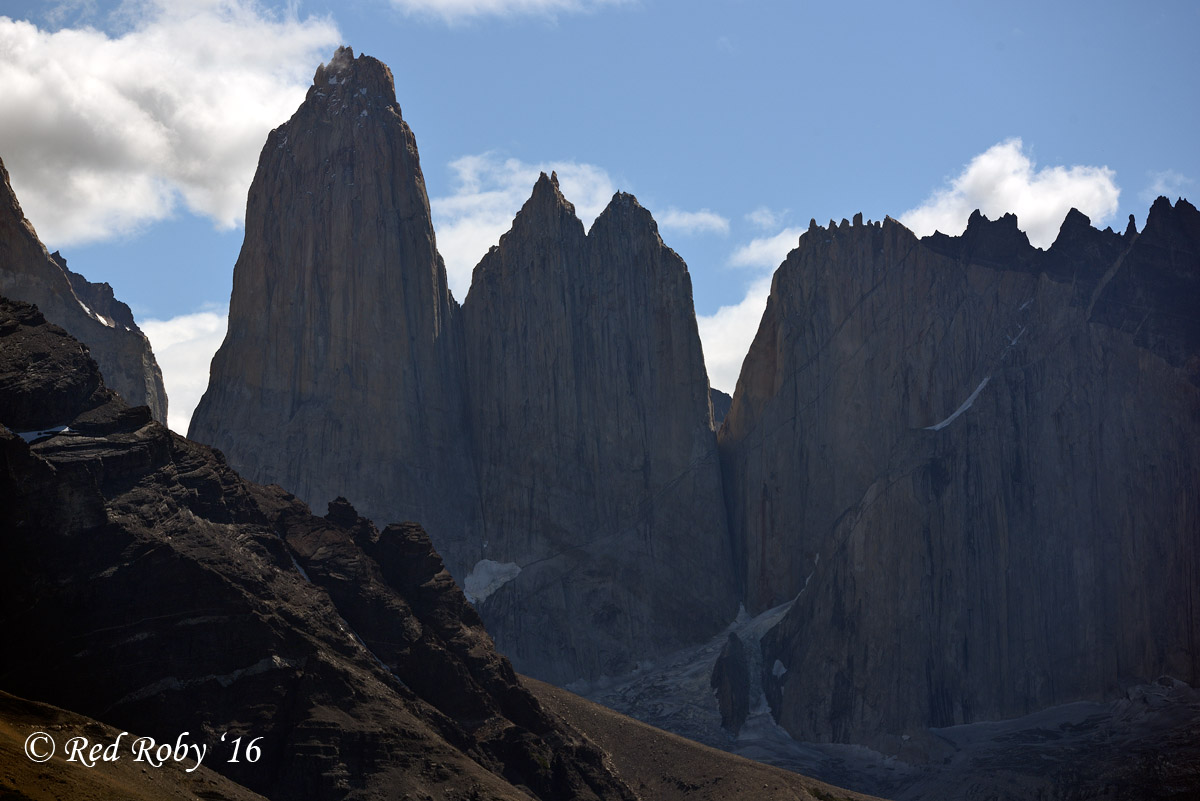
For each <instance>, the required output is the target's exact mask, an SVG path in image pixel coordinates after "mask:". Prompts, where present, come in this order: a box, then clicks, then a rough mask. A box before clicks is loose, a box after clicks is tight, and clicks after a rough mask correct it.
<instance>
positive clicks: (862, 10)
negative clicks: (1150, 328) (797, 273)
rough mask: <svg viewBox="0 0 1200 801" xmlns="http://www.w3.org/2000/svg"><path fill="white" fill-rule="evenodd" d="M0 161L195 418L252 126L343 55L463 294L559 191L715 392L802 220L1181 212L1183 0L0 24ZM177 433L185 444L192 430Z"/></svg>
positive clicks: (305, 10) (188, 16) (477, 3)
mask: <svg viewBox="0 0 1200 801" xmlns="http://www.w3.org/2000/svg"><path fill="white" fill-rule="evenodd" d="M0 15H6V16H5V18H3V19H0V86H4V87H6V89H5V94H6V95H7V97H6V98H5V102H3V103H0V158H2V159H3V160H4V162H5V165H6V166H7V167H8V169H9V171H10V173H11V175H12V181H13V185H14V188H15V189H16V190H17V193H18V196H19V197H20V198H21V201H22V204H23V205H24V207H25V211H26V214H27V215H28V216H29V218H30V220H31V221H32V222H33V224H34V226H35V227H36V228H37V229H38V231H39V233H40V234H41V235H42V238H43V240H44V241H45V242H46V244H47V246H48V247H49V248H50V249H51V250H54V249H61V250H62V252H63V254H64V255H65V256H66V257H67V258H68V260H69V262H70V264H71V266H72V268H74V269H76V270H78V271H79V272H82V273H83V274H84V275H86V276H87V277H88V278H90V279H91V280H94V281H108V282H109V283H111V284H112V285H113V286H114V288H115V290H116V292H117V295H118V297H120V298H122V299H124V300H125V301H126V302H128V303H129V304H130V305H131V306H132V307H133V310H134V313H135V315H136V316H137V317H138V319H139V321H140V322H141V323H142V324H143V327H144V328H145V329H146V330H147V332H148V333H149V334H150V336H151V340H152V342H153V343H154V346H155V351H156V353H157V354H158V356H159V359H160V362H162V363H163V365H164V370H165V372H166V373H167V380H168V393H169V395H170V397H171V400H172V405H173V407H174V410H175V412H176V413H174V414H173V415H172V425H173V426H174V427H176V428H179V427H181V426H183V425H186V422H185V421H186V414H190V406H191V405H193V404H194V403H195V400H196V399H198V396H199V392H201V391H202V390H203V386H204V382H205V380H206V376H205V370H206V366H207V359H208V358H209V356H210V355H211V352H212V350H213V349H214V348H215V347H216V345H217V344H219V341H220V338H221V335H222V334H223V330H224V329H223V315H224V311H225V307H226V305H227V303H228V297H229V290H230V285H231V276H232V269H233V263H234V261H235V259H236V257H237V252H238V249H239V248H240V245H241V238H242V233H241V228H240V225H241V213H242V211H243V209H244V202H245V201H244V199H245V190H246V187H247V186H248V185H249V181H250V179H251V177H252V175H253V169H254V164H255V162H256V160H257V155H258V151H259V149H260V147H261V144H262V141H263V139H264V138H265V135H266V132H267V130H268V129H269V128H270V127H273V126H274V125H277V124H279V123H281V122H283V121H284V120H286V119H287V117H288V116H289V115H290V114H291V112H292V110H294V108H295V107H296V105H297V104H298V103H299V102H300V101H301V100H302V98H303V95H304V91H305V89H306V87H307V85H308V83H309V82H310V80H311V77H312V73H313V71H314V70H315V68H316V65H317V64H318V63H319V62H321V61H323V60H327V59H328V58H329V56H330V55H331V54H332V52H333V50H334V49H335V48H336V46H337V45H338V44H343V43H344V44H348V45H350V46H352V47H353V48H354V49H355V52H360V53H367V54H369V55H373V56H376V57H377V58H379V59H381V60H383V61H384V62H386V63H387V64H388V65H389V66H390V67H391V68H392V71H393V73H394V75H395V78H396V90H397V96H398V99H399V102H400V105H401V107H402V109H403V113H404V117H405V119H406V120H408V122H409V124H410V125H411V126H412V127H413V129H414V131H415V133H416V135H417V141H418V144H419V147H420V150H421V162H422V166H423V168H424V172H425V178H426V183H427V187H428V189H429V193H430V196H431V198H432V201H433V208H434V215H435V226H436V228H437V235H438V242H439V247H440V248H441V250H442V252H443V255H445V257H446V260H447V263H448V266H449V269H450V273H451V284H452V286H453V287H454V289H455V294H456V296H457V297H459V299H460V300H461V299H462V297H463V296H464V295H465V291H466V285H467V281H468V278H469V274H470V269H471V267H472V266H473V265H474V262H475V260H477V259H478V257H479V256H481V255H482V254H483V252H484V251H485V250H486V248H487V246H488V245H489V244H491V243H493V242H494V241H495V239H496V238H498V237H499V234H500V233H502V232H503V231H504V230H505V229H506V228H507V224H508V222H509V221H511V216H512V214H513V213H514V212H515V211H516V209H517V208H518V207H519V206H520V204H521V202H522V201H523V200H524V199H525V198H526V197H527V196H528V193H529V191H530V189H531V188H532V185H533V179H534V178H536V175H537V171H538V170H539V169H549V168H555V169H557V170H558V171H559V174H560V177H561V178H563V179H564V180H563V188H564V191H565V193H566V194H567V196H568V198H569V199H570V200H572V201H573V202H574V203H575V204H576V206H577V207H578V208H579V210H580V212H581V216H582V217H584V220H585V222H590V218H591V217H593V216H595V214H597V213H598V212H599V211H600V209H601V208H602V207H603V205H604V203H605V202H607V199H608V197H609V196H610V195H611V193H612V192H613V191H615V190H617V189H621V190H624V191H629V192H632V193H634V194H635V195H637V197H638V199H639V200H640V201H641V203H642V205H644V206H646V207H647V208H649V209H650V211H651V212H652V213H653V214H654V215H655V218H656V219H657V220H658V222H659V226H660V230H661V233H662V235H663V238H664V240H665V241H666V242H667V244H668V245H670V246H671V247H673V248H675V249H676V250H677V251H678V252H679V253H680V254H681V255H682V256H683V258H684V259H685V260H686V261H687V262H688V265H689V267H690V269H691V271H692V277H693V285H694V290H695V301H696V308H697V311H698V313H699V314H700V315H701V333H702V338H703V340H704V345H705V353H706V357H707V359H708V361H709V369H710V374H711V375H712V380H713V384H714V385H715V386H718V387H721V388H723V389H726V390H728V391H732V389H733V382H734V380H735V377H736V373H737V368H738V366H739V365H740V363H741V357H742V356H743V355H744V352H745V348H746V346H747V345H748V343H749V339H750V337H752V335H753V331H754V329H755V327H756V326H757V321H758V317H759V315H760V314H761V310H762V304H763V302H764V300H765V293H766V288H767V279H768V278H769V275H770V273H771V272H772V270H773V269H774V267H775V266H777V265H778V263H779V261H780V260H781V259H782V258H783V256H784V255H785V254H786V252H787V250H788V249H789V248H790V247H793V246H794V245H795V243H796V238H797V237H798V236H799V233H800V231H802V230H803V229H804V228H806V227H807V224H808V220H809V218H812V217H815V218H816V219H817V220H818V221H819V222H827V221H828V220H829V219H830V218H833V219H837V220H840V219H841V218H843V217H847V218H848V217H852V216H853V215H854V214H855V213H856V212H860V211H861V212H863V213H864V215H865V216H866V217H868V218H874V219H880V218H882V217H883V216H884V215H891V216H893V217H896V218H899V219H901V220H903V221H905V222H906V223H908V224H909V225H910V227H913V228H914V229H915V230H917V231H918V233H929V232H931V231H932V230H933V228H935V227H936V228H940V229H941V230H944V231H948V232H951V233H957V232H958V231H959V230H961V227H962V225H964V224H965V222H966V218H967V215H968V214H969V212H970V211H971V209H973V208H975V207H977V206H979V207H982V208H983V209H984V211H985V213H988V214H989V215H990V216H996V215H997V214H999V213H1002V212H1004V211H1010V210H1011V211H1015V212H1016V213H1017V214H1018V217H1019V218H1020V221H1021V225H1022V227H1023V228H1025V229H1026V230H1027V231H1028V232H1029V234H1030V236H1031V239H1033V240H1034V241H1035V244H1048V242H1049V241H1050V240H1051V239H1052V238H1053V232H1054V231H1055V230H1056V229H1057V226H1058V223H1059V222H1060V221H1061V219H1062V216H1063V214H1065V211H1066V209H1067V208H1069V207H1070V206H1072V205H1075V206H1078V207H1080V208H1082V209H1083V210H1084V211H1085V212H1087V213H1089V214H1090V215H1091V216H1092V218H1093V221H1094V222H1100V223H1101V224H1102V225H1108V224H1111V225H1113V226H1114V227H1116V228H1119V229H1123V228H1124V225H1125V220H1126V218H1127V216H1128V215H1129V214H1134V215H1135V216H1136V217H1137V219H1138V222H1139V224H1140V223H1141V222H1142V221H1143V220H1144V219H1145V213H1146V210H1147V208H1148V207H1149V203H1150V201H1151V200H1152V199H1153V197H1154V196H1155V195H1157V194H1158V193H1160V192H1163V193H1167V194H1169V195H1170V196H1171V197H1172V199H1174V197H1175V196H1178V195H1182V196H1184V197H1189V196H1190V197H1191V199H1192V200H1195V199H1196V197H1197V195H1198V194H1200V192H1198V190H1200V183H1197V182H1198V181H1200V153H1198V150H1197V148H1196V146H1195V144H1194V143H1195V141H1196V136H1197V130H1198V129H1200V126H1198V125H1197V123H1198V122H1200V120H1198V119H1197V118H1198V116H1200V111H1198V109H1200V91H1198V89H1200V86H1198V84H1200V81H1198V78H1197V76H1200V48H1198V47H1197V46H1196V40H1197V34H1200V4H1197V3H1194V2H1161V3H1145V4H1133V3H1103V2H1096V3H1086V4H1085V3H1047V2H1044V1H1043V2H1038V3H1021V2H1010V3H1003V4H967V3H925V4H917V5H909V6H907V7H903V6H901V4H895V3H871V2H861V3H856V4H843V3H821V4H817V3H808V2H767V1H766V0H713V1H711V2H691V3H684V2H661V1H659V0H623V1H621V0H609V1H608V2H599V1H591V0H346V1H345V2H342V3H322V2H291V3H286V4H275V3H268V2H260V3H255V2H251V0H177V1H176V2H165V0H136V1H133V2H120V3H118V2H98V1H96V2H89V1H88V0H74V1H73V2H66V3H63V2H20V1H18V2H9V1H7V0H6V2H4V3H3V4H0ZM181 421H184V422H181Z"/></svg>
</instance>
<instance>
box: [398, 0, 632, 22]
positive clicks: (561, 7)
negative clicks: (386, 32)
mask: <svg viewBox="0 0 1200 801" xmlns="http://www.w3.org/2000/svg"><path fill="white" fill-rule="evenodd" d="M625 2H629V0H392V5H394V6H396V8H398V9H400V10H401V11H404V12H406V13H409V14H416V15H419V16H427V17H440V18H441V19H442V20H444V21H445V22H448V23H454V22H460V21H462V20H465V19H469V18H471V17H507V16H519V15H528V16H551V17H552V16H556V15H557V14H559V13H563V12H565V13H579V12H588V11H596V10H598V9H600V8H603V7H604V6H612V5H620V4H622V3H625Z"/></svg>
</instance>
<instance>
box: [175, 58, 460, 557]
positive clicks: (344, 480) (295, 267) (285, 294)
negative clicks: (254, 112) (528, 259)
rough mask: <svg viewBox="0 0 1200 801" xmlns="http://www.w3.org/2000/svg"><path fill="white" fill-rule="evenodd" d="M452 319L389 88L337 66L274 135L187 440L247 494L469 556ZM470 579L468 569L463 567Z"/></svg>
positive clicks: (371, 70)
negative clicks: (337, 507)
mask: <svg viewBox="0 0 1200 801" xmlns="http://www.w3.org/2000/svg"><path fill="white" fill-rule="evenodd" d="M464 398H465V392H464V388H463V361H462V351H461V321H460V320H459V308H458V305H457V304H456V303H455V301H454V299H453V298H452V297H451V295H450V291H449V289H448V288H447V285H446V271H445V268H444V267H443V264H442V260H441V257H440V256H439V255H438V253H437V249H436V247H435V243H434V234H433V227H432V225H431V223H430V217H429V200H428V197H427V196H426V192H425V182H424V178H423V177H422V175H421V166H420V162H419V159H418V155H417V145H416V140H415V138H414V137H413V133H412V131H411V130H410V129H409V127H408V125H407V123H405V122H404V120H403V119H402V118H401V116H400V107H399V106H398V105H397V103H396V96H395V89H394V86H393V82H392V74H391V71H390V70H388V68H387V67H386V66H385V65H384V64H382V63H380V62H379V61H377V60H375V59H373V58H370V57H367V56H361V57H359V58H355V57H354V54H353V52H352V51H351V50H350V49H349V48H342V49H340V50H338V52H337V54H336V55H335V56H334V57H333V59H332V60H331V61H330V62H329V63H328V64H324V65H322V66H321V67H320V68H319V69H318V70H317V73H316V76H315V78H314V81H313V86H312V87H311V88H310V89H309V91H308V96H307V98H306V99H305V101H304V103H303V104H302V105H301V106H300V108H299V109H298V110H297V111H296V113H295V114H294V115H293V116H292V118H291V119H290V120H289V121H288V122H287V123H285V124H284V125H281V126H280V127H279V128H277V129H275V130H274V131H272V132H271V134H270V135H269V136H268V138H267V142H266V145H265V146H264V147H263V151H262V156H261V158H260V161H259V166H258V171H257V173H256V174H255V176H254V182H253V183H252V185H251V187H250V195H249V200H248V202H247V207H246V239H245V243H244V244H243V246H242V251H241V254H240V256H239V257H238V261H237V264H236V266H235V267H234V276H233V294H232V297H231V299H230V307H229V331H228V333H227V334H226V337H225V341H224V343H223V344H222V345H221V348H220V350H219V351H218V352H217V354H216V356H215V357H214V358H213V363H212V371H211V379H210V382H209V386H208V390H207V392H205V394H204V397H203V398H202V399H201V401H200V404H199V405H198V406H197V408H196V412H195V414H194V415H193V416H192V423H191V428H190V430H189V436H191V437H192V438H193V439H195V440H198V441H200V442H206V443H211V444H213V445H216V446H218V447H220V448H221V449H222V450H223V451H224V452H225V454H226V456H227V457H228V459H229V462H230V464H231V465H232V466H233V467H234V468H236V469H237V470H239V471H241V472H242V473H244V474H245V475H246V476H247V477H248V478H251V479H253V480H256V481H263V482H277V483H279V484H281V485H283V486H285V487H287V488H288V489H289V490H291V491H293V492H295V493H296V494H297V495H299V496H300V497H301V498H304V499H306V500H309V501H313V502H319V503H323V502H325V501H326V500H328V499H329V498H334V497H337V496H344V497H346V498H348V499H349V500H350V501H351V502H352V503H353V504H354V505H355V506H356V507H357V508H358V509H360V510H362V512H363V513H364V514H365V515H366V516H367V517H368V518H370V519H372V520H378V521H390V520H417V521H420V522H421V523H422V524H423V525H424V526H426V527H427V528H428V530H429V531H430V532H431V533H432V534H433V536H434V537H435V538H436V540H437V542H438V547H439V549H440V550H441V551H442V552H443V553H444V554H445V556H446V558H447V560H448V561H449V563H450V566H451V569H452V571H453V572H454V573H455V574H456V575H459V576H460V577H461V576H462V575H464V573H463V572H462V568H463V566H464V565H466V564H468V563H467V559H466V556H464V554H463V550H464V548H465V547H466V544H467V543H468V541H469V542H470V543H471V544H472V546H473V547H472V551H477V550H478V542H479V532H480V530H481V528H482V526H481V524H480V517H479V502H478V497H477V495H476V492H475V478H474V467H473V463H472V461H471V458H470V442H469V437H468V433H467V432H468V427H467V416H466V411H465V408H464V405H463V404H464ZM470 564H473V561H472V562H470Z"/></svg>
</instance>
